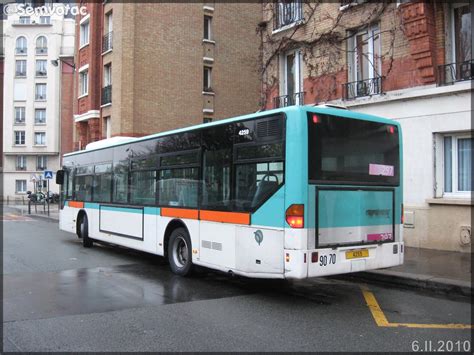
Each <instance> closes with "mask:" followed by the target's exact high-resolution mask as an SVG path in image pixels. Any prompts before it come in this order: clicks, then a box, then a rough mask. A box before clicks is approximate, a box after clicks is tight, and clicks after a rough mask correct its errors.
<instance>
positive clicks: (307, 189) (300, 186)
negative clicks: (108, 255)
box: [56, 106, 404, 279]
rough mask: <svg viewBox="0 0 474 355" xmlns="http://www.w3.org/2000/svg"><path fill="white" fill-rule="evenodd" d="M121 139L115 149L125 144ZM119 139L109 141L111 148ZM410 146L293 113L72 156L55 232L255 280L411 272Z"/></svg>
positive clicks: (361, 120)
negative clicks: (407, 256) (406, 161)
mask: <svg viewBox="0 0 474 355" xmlns="http://www.w3.org/2000/svg"><path fill="white" fill-rule="evenodd" d="M116 138H117V137H116ZM112 140H113V139H112ZM401 142H402V139H401V129H400V125H399V124H398V123H397V122H395V121H392V120H389V119H384V118H381V117H375V116H370V115H365V114H361V113H356V112H351V111H349V110H344V109H337V108H333V107H327V106H325V107H322V106H292V107H286V108H281V109H276V110H269V111H264V112H258V113H254V114H250V115H245V116H240V117H236V118H232V119H224V120H220V121H216V122H210V123H205V124H200V125H196V126H192V127H189V128H184V129H177V130H173V131H169V132H163V133H158V134H153V135H150V136H145V137H141V138H123V139H121V140H120V139H119V140H118V141H115V142H114V141H112V142H107V140H105V142H95V143H93V144H90V145H88V146H87V147H86V149H85V150H82V151H77V152H73V153H70V154H66V155H64V159H63V166H62V169H61V170H59V171H58V172H57V178H56V180H57V183H59V184H60V185H61V187H62V188H61V192H62V202H61V210H60V228H61V229H62V230H64V231H68V232H72V233H75V234H77V236H78V237H79V238H82V244H83V246H84V247H91V246H92V245H93V243H94V242H96V241H97V242H107V243H109V244H112V245H120V246H124V247H127V248H131V249H136V250H140V251H144V252H147V253H152V254H156V255H160V256H163V257H165V258H166V259H167V260H168V262H169V265H170V268H171V270H172V271H173V272H174V273H175V274H178V275H182V276H184V275H188V274H189V273H190V272H191V271H192V269H193V267H194V266H196V265H198V266H201V267H206V268H210V269H215V270H220V271H223V272H228V273H230V274H236V275H243V276H246V277H254V278H281V279H304V278H309V277H317V276H325V275H334V274H342V273H350V272H357V271H363V270H371V269H378V268H386V267H390V266H395V265H400V264H402V263H403V253H404V250H403V237H402V216H403V204H402V201H403V196H402V144H401Z"/></svg>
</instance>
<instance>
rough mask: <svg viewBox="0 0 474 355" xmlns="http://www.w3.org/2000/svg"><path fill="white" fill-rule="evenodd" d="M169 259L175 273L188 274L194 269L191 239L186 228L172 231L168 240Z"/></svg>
mask: <svg viewBox="0 0 474 355" xmlns="http://www.w3.org/2000/svg"><path fill="white" fill-rule="evenodd" d="M168 261H169V263H170V268H171V271H172V272H173V273H175V274H176V275H180V276H186V275H189V274H190V273H191V270H192V266H193V263H192V249H191V239H190V238H189V234H188V232H187V231H186V229H185V228H176V229H175V230H173V232H171V235H170V240H169V242H168Z"/></svg>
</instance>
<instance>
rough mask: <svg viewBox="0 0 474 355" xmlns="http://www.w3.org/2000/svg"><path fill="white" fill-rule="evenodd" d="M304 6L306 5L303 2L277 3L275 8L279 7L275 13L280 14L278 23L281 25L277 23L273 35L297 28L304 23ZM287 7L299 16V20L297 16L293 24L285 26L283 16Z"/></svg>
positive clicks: (281, 1)
mask: <svg viewBox="0 0 474 355" xmlns="http://www.w3.org/2000/svg"><path fill="white" fill-rule="evenodd" d="M303 4H304V2H303V1H302V0H293V1H288V2H287V1H284V0H279V1H277V2H276V3H275V6H276V7H277V8H276V9H275V11H277V12H278V22H279V23H277V24H276V26H275V27H274V28H273V32H272V33H277V32H280V31H283V30H286V29H289V28H291V27H293V26H295V25H296V24H298V23H300V22H302V21H303V20H304V13H303V10H304V7H303ZM285 7H289V8H291V10H290V11H292V12H294V13H296V14H297V15H299V17H298V18H297V16H295V18H294V19H293V22H289V23H287V24H284V23H283V21H282V20H281V18H282V14H283V12H284V9H285ZM274 16H275V15H274Z"/></svg>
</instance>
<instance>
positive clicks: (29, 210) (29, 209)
mask: <svg viewBox="0 0 474 355" xmlns="http://www.w3.org/2000/svg"><path fill="white" fill-rule="evenodd" d="M28 214H31V200H29V201H28Z"/></svg>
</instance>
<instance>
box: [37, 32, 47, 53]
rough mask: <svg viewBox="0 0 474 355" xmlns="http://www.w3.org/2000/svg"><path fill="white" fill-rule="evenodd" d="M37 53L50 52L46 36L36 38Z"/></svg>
mask: <svg viewBox="0 0 474 355" xmlns="http://www.w3.org/2000/svg"><path fill="white" fill-rule="evenodd" d="M36 54H48V40H47V39H46V37H45V36H39V37H38V38H37V39H36Z"/></svg>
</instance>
